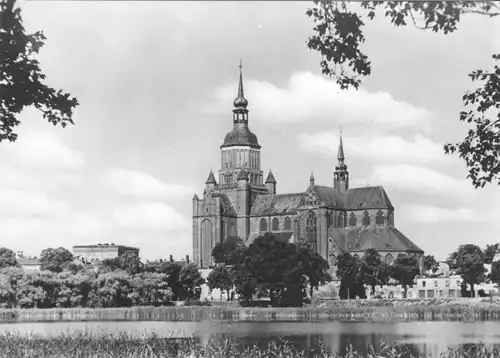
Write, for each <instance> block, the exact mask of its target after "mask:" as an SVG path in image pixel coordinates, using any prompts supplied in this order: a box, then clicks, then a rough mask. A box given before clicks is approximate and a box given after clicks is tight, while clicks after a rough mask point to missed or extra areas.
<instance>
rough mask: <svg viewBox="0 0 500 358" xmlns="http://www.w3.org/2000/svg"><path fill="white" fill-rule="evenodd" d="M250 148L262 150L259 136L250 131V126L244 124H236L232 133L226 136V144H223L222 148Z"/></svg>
mask: <svg viewBox="0 0 500 358" xmlns="http://www.w3.org/2000/svg"><path fill="white" fill-rule="evenodd" d="M240 145H242V146H250V147H253V148H257V149H259V148H260V145H259V141H258V140H257V136H256V135H255V134H253V133H252V131H250V128H248V125H246V124H244V123H236V124H235V125H234V126H233V129H232V130H231V132H229V133H228V134H226V137H225V138H224V143H222V145H221V148H224V147H232V146H240Z"/></svg>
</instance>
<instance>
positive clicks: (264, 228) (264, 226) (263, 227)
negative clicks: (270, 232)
mask: <svg viewBox="0 0 500 358" xmlns="http://www.w3.org/2000/svg"><path fill="white" fill-rule="evenodd" d="M259 231H267V221H266V219H260V224H259Z"/></svg>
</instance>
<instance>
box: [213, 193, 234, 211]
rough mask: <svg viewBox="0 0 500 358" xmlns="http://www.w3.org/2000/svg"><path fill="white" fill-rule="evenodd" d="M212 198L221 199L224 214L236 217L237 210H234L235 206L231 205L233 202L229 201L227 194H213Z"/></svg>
mask: <svg viewBox="0 0 500 358" xmlns="http://www.w3.org/2000/svg"><path fill="white" fill-rule="evenodd" d="M212 197H214V198H220V201H221V203H222V207H223V209H224V214H226V215H236V210H234V206H233V204H231V200H229V198H228V197H227V195H226V194H222V193H216V194H212Z"/></svg>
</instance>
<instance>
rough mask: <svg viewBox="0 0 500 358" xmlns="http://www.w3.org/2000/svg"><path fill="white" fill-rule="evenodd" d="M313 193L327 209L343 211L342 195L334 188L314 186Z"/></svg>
mask: <svg viewBox="0 0 500 358" xmlns="http://www.w3.org/2000/svg"><path fill="white" fill-rule="evenodd" d="M314 191H315V192H316V194H317V195H318V197H319V199H320V200H321V201H322V202H323V203H324V204H325V205H326V206H327V207H329V208H339V209H344V198H343V195H342V194H340V193H339V191H338V190H337V189H335V188H332V187H329V186H320V185H315V186H314Z"/></svg>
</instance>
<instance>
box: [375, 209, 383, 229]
mask: <svg viewBox="0 0 500 358" xmlns="http://www.w3.org/2000/svg"><path fill="white" fill-rule="evenodd" d="M384 222H385V217H384V213H383V212H382V210H379V211H378V213H377V216H375V224H377V225H384Z"/></svg>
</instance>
